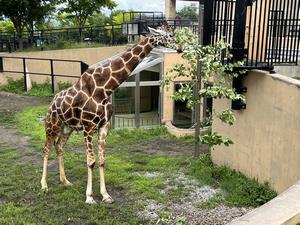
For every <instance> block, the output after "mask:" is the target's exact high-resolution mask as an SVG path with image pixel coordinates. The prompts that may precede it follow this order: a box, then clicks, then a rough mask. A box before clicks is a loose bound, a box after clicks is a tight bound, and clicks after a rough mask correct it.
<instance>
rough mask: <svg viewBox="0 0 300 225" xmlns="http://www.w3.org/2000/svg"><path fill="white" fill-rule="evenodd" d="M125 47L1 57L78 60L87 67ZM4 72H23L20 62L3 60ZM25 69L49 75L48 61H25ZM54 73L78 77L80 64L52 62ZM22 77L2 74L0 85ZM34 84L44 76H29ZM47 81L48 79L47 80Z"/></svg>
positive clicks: (42, 80)
mask: <svg viewBox="0 0 300 225" xmlns="http://www.w3.org/2000/svg"><path fill="white" fill-rule="evenodd" d="M125 48H126V47H125V46H113V47H100V48H79V49H64V50H53V51H38V52H24V53H23V52H22V53H11V54H5V55H3V56H20V57H32V58H51V59H71V60H80V61H83V62H85V63H87V64H89V65H91V64H94V63H96V62H98V61H101V60H103V59H106V58H108V57H110V56H112V55H114V54H117V53H119V52H122V51H124V50H125ZM3 64H4V70H17V71H23V64H22V60H21V59H20V60H16V59H4V63H3ZM26 65H27V69H28V72H29V74H30V72H40V73H50V66H49V61H37V60H27V63H26ZM54 73H56V74H64V75H71V76H74V75H75V76H80V64H79V63H71V62H54ZM21 76H22V75H18V74H12V73H4V76H2V75H1V76H0V85H1V84H3V83H5V82H6V78H7V77H13V78H14V79H20V78H21ZM30 77H31V78H32V80H33V81H35V82H39V83H41V82H44V81H45V80H46V77H45V76H38V75H30ZM48 79H49V78H48ZM76 80H77V79H73V78H60V77H58V78H57V81H62V82H65V81H69V82H74V81H76Z"/></svg>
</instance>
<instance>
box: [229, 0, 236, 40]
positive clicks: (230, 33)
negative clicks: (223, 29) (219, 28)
mask: <svg viewBox="0 0 300 225" xmlns="http://www.w3.org/2000/svg"><path fill="white" fill-rule="evenodd" d="M230 3H231V4H230V16H229V18H230V19H229V35H228V37H229V41H228V42H229V43H230V44H232V37H233V35H232V30H233V29H232V27H233V26H234V19H233V18H234V5H235V2H234V1H232V0H231V1H230Z"/></svg>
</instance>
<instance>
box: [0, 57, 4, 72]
mask: <svg viewBox="0 0 300 225" xmlns="http://www.w3.org/2000/svg"><path fill="white" fill-rule="evenodd" d="M2 72H3V57H2V56H0V73H2Z"/></svg>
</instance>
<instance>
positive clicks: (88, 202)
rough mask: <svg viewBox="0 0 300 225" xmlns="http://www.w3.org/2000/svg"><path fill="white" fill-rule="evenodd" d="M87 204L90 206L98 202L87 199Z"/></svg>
mask: <svg viewBox="0 0 300 225" xmlns="http://www.w3.org/2000/svg"><path fill="white" fill-rule="evenodd" d="M85 203H86V204H89V205H95V204H97V202H96V201H95V200H94V199H93V198H92V197H87V198H86V200H85Z"/></svg>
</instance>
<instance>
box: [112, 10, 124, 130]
mask: <svg viewBox="0 0 300 225" xmlns="http://www.w3.org/2000/svg"><path fill="white" fill-rule="evenodd" d="M123 15H124V14H123ZM110 100H111V104H112V106H113V107H115V92H113V93H112V94H111V97H110ZM111 127H112V128H113V129H114V128H116V113H115V110H113V111H112V115H111Z"/></svg>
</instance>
